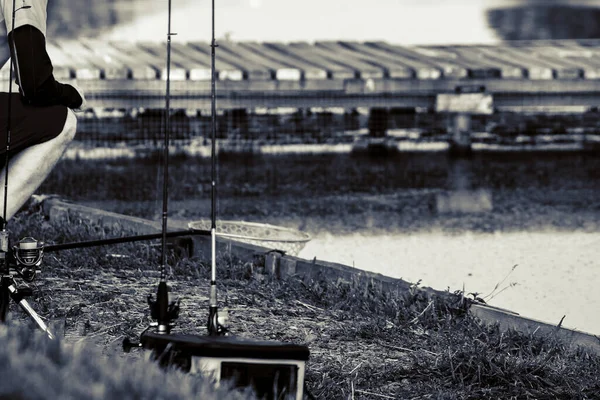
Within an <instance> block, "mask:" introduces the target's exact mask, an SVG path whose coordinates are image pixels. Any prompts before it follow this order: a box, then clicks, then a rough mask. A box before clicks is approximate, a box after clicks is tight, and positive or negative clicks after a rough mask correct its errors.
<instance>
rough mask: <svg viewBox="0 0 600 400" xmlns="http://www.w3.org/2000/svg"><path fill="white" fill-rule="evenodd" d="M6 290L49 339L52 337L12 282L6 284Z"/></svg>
mask: <svg viewBox="0 0 600 400" xmlns="http://www.w3.org/2000/svg"><path fill="white" fill-rule="evenodd" d="M8 291H9V292H10V296H11V297H12V299H13V300H14V301H15V302H16V303H17V304H18V305H19V306H20V307H21V308H22V309H23V311H25V312H26V313H27V315H29V316H30V317H31V319H32V320H34V321H35V323H36V324H37V325H38V327H39V328H40V329H41V330H42V331H44V332H45V333H46V335H48V337H49V338H50V339H54V335H53V334H52V332H50V329H49V328H48V326H47V325H46V323H45V322H44V321H43V320H42V318H41V317H40V316H39V315H38V314H37V313H36V312H35V310H34V309H33V308H31V306H30V305H29V302H27V300H25V299H24V298H23V297H22V296H21V295H20V294H19V292H18V290H17V287H16V286H15V285H14V284H11V285H9V286H8Z"/></svg>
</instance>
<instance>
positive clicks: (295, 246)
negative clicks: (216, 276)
mask: <svg viewBox="0 0 600 400" xmlns="http://www.w3.org/2000/svg"><path fill="white" fill-rule="evenodd" d="M188 227H189V228H190V229H192V230H204V231H207V230H210V227H211V222H210V221H209V220H199V221H192V222H190V223H188ZM216 234H217V237H222V238H227V239H233V240H236V241H239V242H243V243H249V244H253V245H256V246H261V247H267V248H270V249H273V250H280V251H283V252H285V253H286V254H289V255H292V256H296V255H298V253H299V252H300V251H301V250H302V249H303V248H304V246H305V245H306V243H308V242H309V241H310V240H311V236H310V235H309V234H308V233H306V232H301V231H299V230H296V229H291V228H286V227H282V226H276V225H270V224H261V223H257V222H246V221H217V232H216Z"/></svg>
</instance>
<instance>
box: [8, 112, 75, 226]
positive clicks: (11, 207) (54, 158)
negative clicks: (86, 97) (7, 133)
mask: <svg viewBox="0 0 600 400" xmlns="http://www.w3.org/2000/svg"><path fill="white" fill-rule="evenodd" d="M76 129H77V118H76V117H75V114H74V113H73V111H71V110H68V111H67V119H66V121H65V125H64V128H63V130H62V132H61V133H60V134H59V135H58V136H56V137H55V138H53V139H51V140H48V141H47V142H43V143H40V144H36V145H33V146H30V147H27V148H26V149H24V150H22V151H20V152H19V153H17V154H16V155H14V156H12V158H11V159H10V161H9V165H8V201H7V205H6V219H7V220H9V219H10V218H11V217H12V216H13V215H15V214H16V212H17V211H19V209H20V208H21V207H22V206H23V204H25V202H26V201H27V200H29V198H30V197H31V195H32V194H33V193H34V192H35V191H36V190H37V188H38V187H39V186H40V185H41V184H42V182H44V180H45V179H46V178H47V177H48V175H49V174H50V172H51V171H52V168H54V166H55V165H56V164H57V163H58V161H59V160H60V158H61V157H62V155H63V154H64V152H65V150H66V149H67V147H68V145H69V143H71V141H72V140H73V138H74V137H75V131H76ZM5 172H6V171H5V167H4V166H3V167H2V172H1V173H0V204H1V205H2V207H3V206H4V183H5V177H6V174H5ZM2 211H3V210H2V209H0V217H1V216H2V214H1V213H2Z"/></svg>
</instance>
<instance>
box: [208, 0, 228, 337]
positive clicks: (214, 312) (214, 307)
mask: <svg viewBox="0 0 600 400" xmlns="http://www.w3.org/2000/svg"><path fill="white" fill-rule="evenodd" d="M217 47H219V46H218V45H217V41H216V39H215V0H212V40H211V44H210V49H211V51H210V58H211V63H210V69H211V75H210V89H211V91H210V102H211V107H210V108H211V110H210V111H211V127H212V129H211V153H210V158H211V210H210V224H211V225H210V238H211V277H210V299H209V311H208V325H207V329H208V334H209V335H210V336H219V335H223V334H225V329H224V327H223V326H222V325H221V324H220V323H219V308H218V302H217V258H216V257H217V256H216V253H217V144H216V142H217V85H216V80H217V73H216V67H215V59H216V54H215V53H216V48H217Z"/></svg>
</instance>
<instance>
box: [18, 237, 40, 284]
mask: <svg viewBox="0 0 600 400" xmlns="http://www.w3.org/2000/svg"><path fill="white" fill-rule="evenodd" d="M12 255H13V258H14V260H12V261H14V263H13V265H12V266H11V267H12V268H13V269H14V270H15V271H16V272H17V274H18V275H19V276H20V277H21V278H23V280H24V281H25V282H33V281H34V280H35V277H36V275H37V273H38V272H39V267H40V265H41V264H42V258H43V256H44V242H42V241H40V240H36V239H34V238H32V237H26V238H23V239H21V240H19V242H18V243H17V244H16V245H15V246H13V248H12Z"/></svg>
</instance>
